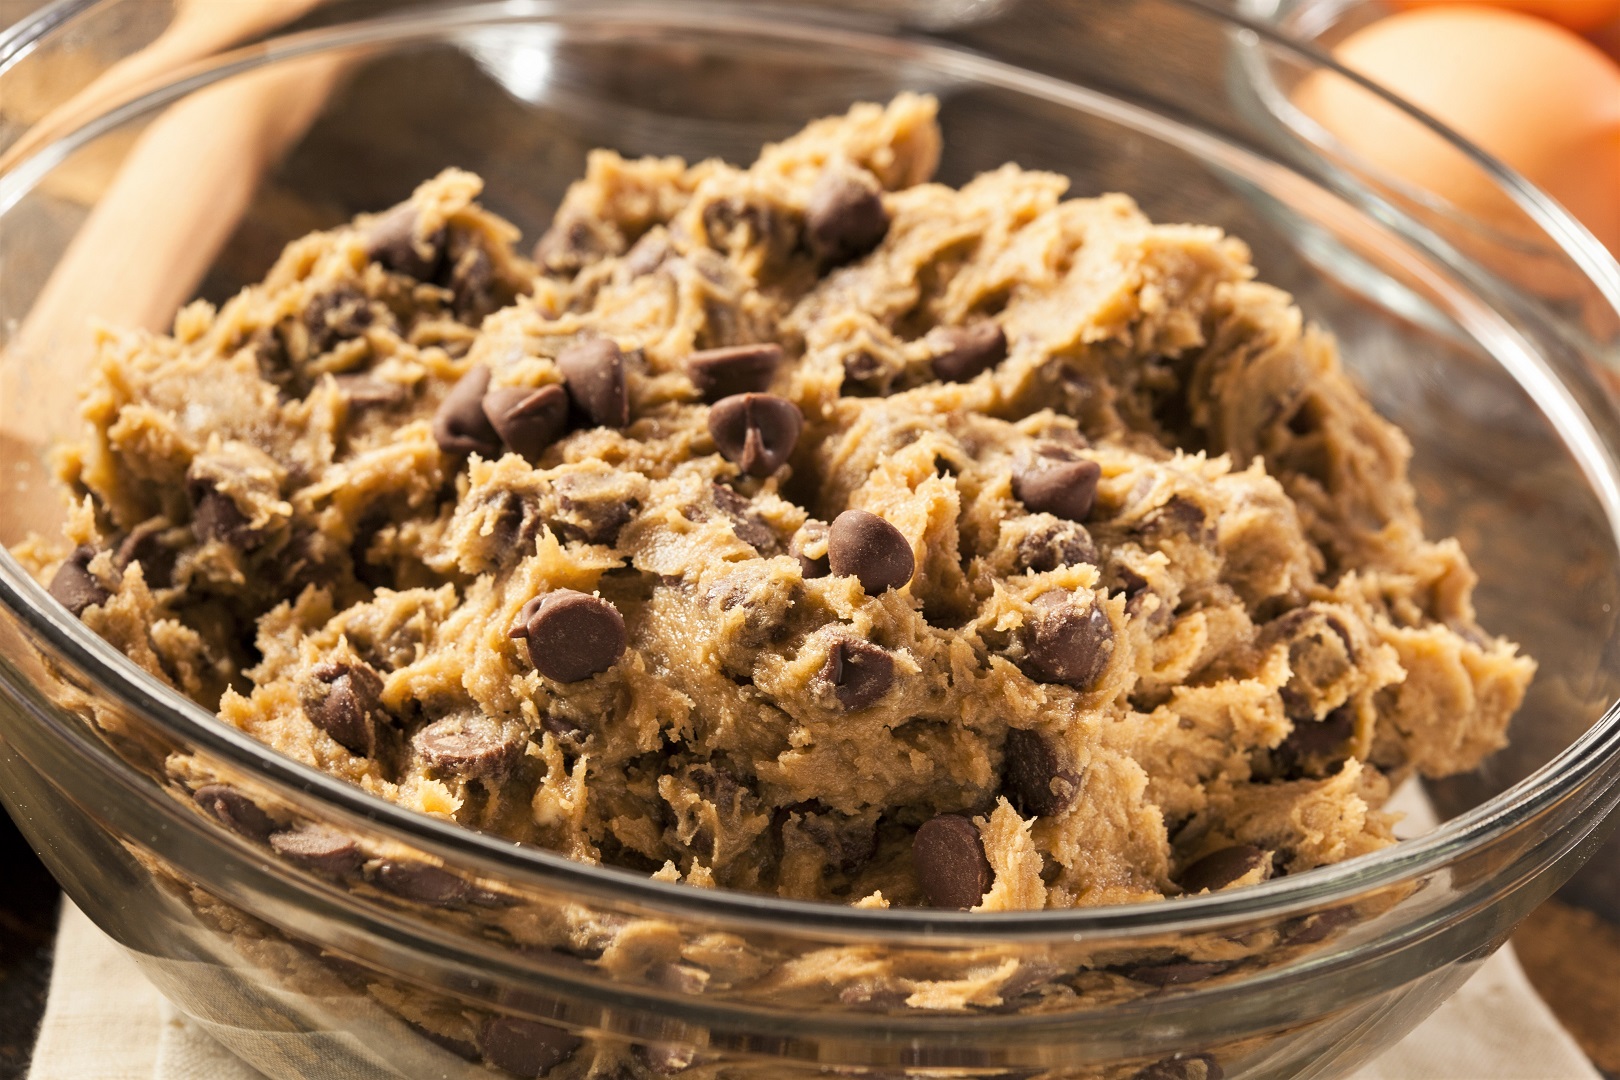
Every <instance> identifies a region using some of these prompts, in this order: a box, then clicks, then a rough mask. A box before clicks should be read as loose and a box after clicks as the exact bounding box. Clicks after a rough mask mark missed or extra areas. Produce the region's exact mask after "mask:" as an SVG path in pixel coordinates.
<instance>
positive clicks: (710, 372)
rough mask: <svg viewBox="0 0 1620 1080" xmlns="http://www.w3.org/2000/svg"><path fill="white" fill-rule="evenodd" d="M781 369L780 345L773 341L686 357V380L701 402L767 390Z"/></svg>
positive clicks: (713, 350)
mask: <svg viewBox="0 0 1620 1080" xmlns="http://www.w3.org/2000/svg"><path fill="white" fill-rule="evenodd" d="M781 366H782V346H780V345H777V344H775V343H774V342H768V341H767V342H760V343H759V344H757V345H731V346H728V347H726V348H723V349H704V350H703V351H701V352H695V353H693V354H692V355H691V356H689V357H687V358H686V377H687V378H689V379H691V380H692V385H693V386H695V387H697V391H698V393H700V394H702V395H703V400H704V401H719V400H720V399H721V398H726V397H731V396H732V395H733V394H757V393H762V392H764V391H766V390H769V389H770V387H771V380H772V379H774V378H775V377H776V369H777V368H779V367H781Z"/></svg>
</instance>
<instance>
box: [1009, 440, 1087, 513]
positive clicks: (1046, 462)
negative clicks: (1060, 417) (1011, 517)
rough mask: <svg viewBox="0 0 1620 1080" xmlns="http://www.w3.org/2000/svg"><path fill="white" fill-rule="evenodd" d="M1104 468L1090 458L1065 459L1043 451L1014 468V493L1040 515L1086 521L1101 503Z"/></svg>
mask: <svg viewBox="0 0 1620 1080" xmlns="http://www.w3.org/2000/svg"><path fill="white" fill-rule="evenodd" d="M1101 477H1102V468H1101V466H1099V465H1098V464H1097V463H1096V462H1095V461H1092V460H1090V459H1089V458H1078V459H1076V460H1064V459H1062V458H1058V457H1052V456H1048V455H1046V454H1039V455H1036V456H1033V457H1026V458H1022V459H1020V460H1019V462H1018V464H1017V465H1016V466H1015V467H1014V468H1013V478H1012V487H1013V495H1015V496H1016V497H1017V498H1018V501H1019V502H1021V503H1023V504H1024V505H1025V506H1027V507H1028V508H1029V509H1031V510H1033V511H1035V512H1036V513H1038V514H1055V515H1057V516H1058V517H1060V518H1068V519H1069V520H1070V521H1084V520H1086V518H1087V517H1089V516H1090V515H1091V510H1092V507H1094V506H1095V505H1096V503H1097V481H1098V480H1099V479H1101Z"/></svg>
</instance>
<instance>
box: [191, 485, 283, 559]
mask: <svg viewBox="0 0 1620 1080" xmlns="http://www.w3.org/2000/svg"><path fill="white" fill-rule="evenodd" d="M186 493H187V495H188V497H189V498H190V500H191V528H192V530H193V531H194V532H195V533H196V534H197V539H198V540H201V541H203V542H205V543H206V542H207V541H210V540H214V541H218V542H219V543H221V544H226V545H228V546H230V547H234V548H237V549H238V550H241V551H251V550H253V549H254V548H256V547H258V546H259V545H260V544H262V543H263V542H264V537H263V535H261V534H260V532H259V531H258V530H257V529H255V528H254V527H253V526H252V524H251V523H250V522H249V520H248V517H247V515H246V514H244V513H242V511H241V509H240V508H239V507H238V506H237V505H236V500H235V499H233V498H231V497H230V496H229V495H227V494H226V493H225V492H223V491H221V490H220V489H219V488H218V487H217V486H216V481H215V480H214V479H213V478H212V477H207V476H192V477H190V478H189V479H187V481H186Z"/></svg>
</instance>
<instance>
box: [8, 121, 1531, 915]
mask: <svg viewBox="0 0 1620 1080" xmlns="http://www.w3.org/2000/svg"><path fill="white" fill-rule="evenodd" d="M934 113H935V103H934V102H933V101H932V100H931V99H928V98H924V97H915V96H903V97H900V98H898V99H896V100H895V101H893V102H892V103H891V104H889V105H888V106H887V107H881V106H876V105H859V106H856V107H855V108H853V109H851V110H850V112H849V113H848V114H847V115H845V116H842V117H837V118H832V119H827V120H822V121H818V122H816V123H813V124H811V125H810V126H809V127H807V128H806V129H805V130H804V131H802V132H801V133H799V134H798V135H795V136H794V137H792V138H790V139H788V140H786V141H785V142H782V143H779V144H775V145H771V146H767V147H766V148H765V149H764V150H763V151H762V153H761V155H760V157H759V159H758V161H756V162H755V163H754V164H753V165H752V166H750V167H748V168H738V167H735V166H732V165H730V164H726V163H723V162H719V161H705V162H701V163H699V164H696V165H688V164H687V163H686V162H684V161H681V160H678V159H674V158H658V159H644V160H635V161H632V160H626V159H624V158H621V157H619V156H618V155H616V154H613V153H611V152H607V151H601V152H598V153H596V154H594V155H592V157H591V159H590V162H589V166H588V169H587V172H586V175H585V177H584V178H583V179H581V180H580V181H578V182H577V183H576V184H575V185H574V186H573V187H572V188H571V189H570V190H569V192H568V194H567V196H566V198H565V199H564V200H563V202H562V204H561V206H560V207H559V209H558V210H557V213H556V217H555V220H554V222H553V224H552V225H551V227H550V229H549V231H548V232H547V233H546V234H545V235H544V236H543V237H542V238H541V239H540V240H539V243H538V245H537V247H536V248H535V249H534V253H533V258H532V260H531V259H530V258H526V257H525V256H524V255H522V254H520V253H519V251H518V250H517V248H516V246H515V245H516V244H517V241H518V236H517V232H516V230H515V229H513V228H512V227H511V226H510V225H508V224H507V223H505V222H503V221H501V220H499V219H498V218H496V217H494V216H493V215H491V214H490V213H489V212H487V211H485V210H483V209H481V208H480V207H479V206H478V204H477V202H476V201H475V199H476V197H477V196H478V194H479V190H480V182H479V181H478V180H477V178H475V177H473V176H471V175H468V174H466V173H463V172H457V171H450V172H446V173H445V174H443V175H441V176H439V177H437V178H435V179H433V180H430V181H428V182H427V183H425V184H423V185H422V186H421V187H420V188H419V189H418V190H417V192H416V194H415V195H414V196H413V198H412V199H411V200H410V201H409V202H407V203H405V204H402V205H400V206H398V207H395V208H394V209H392V210H390V211H388V212H387V213H384V214H381V215H378V216H374V217H363V218H361V219H360V220H358V221H356V222H355V223H354V224H352V225H350V226H346V227H342V228H338V229H334V230H332V231H330V232H325V233H318V234H315V235H312V236H308V237H306V238H304V239H302V240H299V241H297V242H296V243H294V244H292V245H290V246H289V247H288V248H287V250H286V251H285V253H284V254H283V255H282V256H281V258H280V260H279V261H278V262H277V263H276V265H275V266H274V267H273V268H272V269H271V270H270V272H269V275H268V276H267V277H266V278H265V280H264V282H263V283H262V284H260V285H256V286H253V287H251V288H248V289H245V290H244V291H243V292H242V293H241V294H240V295H238V296H237V297H236V298H234V299H232V300H231V301H230V302H228V303H226V304H225V305H224V306H222V307H221V308H219V309H218V310H217V311H216V310H214V309H212V308H211V307H209V306H208V305H206V304H202V303H198V304H194V305H192V306H191V307H188V308H187V309H185V310H184V311H183V312H182V313H181V315H180V316H179V317H178V319H177V321H176V323H175V327H174V332H173V334H172V335H170V336H152V335H148V334H141V333H109V334H107V335H105V337H104V340H103V342H102V353H101V358H100V366H99V372H98V375H97V378H96V381H95V385H94V388H93V390H92V391H91V393H90V395H89V397H88V401H87V404H86V407H85V411H86V415H87V416H88V418H89V420H90V422H91V426H92V434H91V436H90V437H89V438H88V439H87V440H86V441H85V442H84V443H83V444H82V445H79V446H77V447H74V448H72V449H71V450H70V451H69V452H67V453H66V454H65V455H64V457H63V467H62V471H63V475H64V478H65V480H66V482H67V483H68V485H69V486H70V487H71V490H72V492H73V493H74V496H75V510H74V513H73V517H72V522H71V525H70V527H69V529H68V535H67V538H66V544H65V545H62V546H59V547H56V548H52V547H51V545H49V544H44V543H37V542H36V543H35V544H33V545H32V546H31V547H30V549H29V550H28V551H27V552H25V553H24V554H25V555H27V556H28V557H30V558H32V559H33V560H34V563H35V565H36V566H37V568H38V570H39V572H40V574H41V576H42V578H44V579H47V580H49V581H50V582H51V589H52V592H53V593H54V594H55V595H56V597H57V598H58V599H59V600H61V601H62V602H63V603H64V604H66V605H67V606H68V607H70V608H71V609H72V610H73V611H74V612H75V613H76V614H78V615H79V616H80V617H81V618H82V619H83V620H84V621H85V622H86V623H87V624H88V625H89V626H90V627H91V628H92V629H94V630H95V631H96V632H98V633H99V634H101V635H102V636H104V637H105V638H106V639H107V640H109V641H111V642H113V643H114V644H115V645H117V646H118V647H119V648H121V649H122V650H123V651H124V652H125V653H127V654H128V655H129V657H130V658H131V659H132V660H134V661H135V662H136V663H138V664H140V665H141V666H142V667H144V668H145V669H147V670H148V671H150V672H152V673H153V674H154V675H157V676H158V677H160V678H162V679H164V680H166V681H167V682H169V683H170V684H172V685H173V686H175V687H177V688H179V689H180V690H181V691H183V692H184V693H186V694H188V695H190V696H191V697H193V698H195V699H196V700H197V701H199V702H201V703H203V704H204V705H205V706H207V707H208V708H210V709H215V710H217V712H218V714H219V717H220V719H221V721H223V722H224V723H227V724H231V725H234V726H236V727H238V728H240V729H241V730H243V731H245V732H247V733H249V734H251V735H252V736H254V737H255V738H257V739H259V740H261V741H262V742H264V743H266V744H268V745H269V746H271V747H274V748H275V749H277V750H279V751H281V752H282V753H285V754H288V755H290V756H292V757H294V758H296V759H298V760H300V761H303V762H307V763H309V764H311V765H313V766H315V767H317V768H320V769H323V770H325V771H327V772H329V773H331V774H334V775H336V776H339V777H342V778H344V779H346V780H348V781H350V782H352V783H354V784H357V785H359V786H361V787H363V788H365V789H366V790H367V791H370V792H372V793H374V794H376V795H379V796H381V797H383V798H386V799H390V800H392V801H394V802H396V803H399V804H401V805H404V806H407V807H411V808H414V809H416V810H419V811H421V812H423V813H427V814H433V815H437V816H440V817H443V818H447V819H452V820H454V821H456V822H459V823H461V824H462V825H465V826H467V827H469V828H474V829H480V830H485V831H489V832H493V833H498V834H500V835H502V836H505V837H509V838H511V839H512V840H515V841H517V842H519V843H522V844H531V845H537V846H541V847H545V848H549V849H552V850H555V851H558V852H562V853H564V854H566V855H568V856H570V857H572V858H575V859H579V860H582V861H585V862H591V863H602V864H609V865H613V866H618V867H625V868H629V869H632V870H638V871H641V872H645V873H649V874H652V875H654V876H656V877H659V878H663V879H671V880H681V881H686V882H690V883H692V884H695V885H701V886H723V887H727V888H736V889H747V890H752V891H756V892H762V893H767V894H772V895H777V896H783V897H793V898H803V899H819V900H829V901H836V902H844V903H857V904H861V905H866V906H887V905H933V906H936V907H945V908H971V909H975V910H1001V909H1027V908H1043V907H1057V908H1063V907H1072V906H1075V905H1092V904H1103V903H1115V902H1120V901H1133V900H1147V899H1157V898H1160V897H1166V896H1176V895H1181V894H1185V893H1196V892H1200V891H1203V890H1207V889H1221V888H1228V887H1233V886H1237V885H1241V884H1247V883H1252V882H1256V881H1260V880H1263V879H1265V878H1268V877H1273V876H1277V875H1282V874H1297V873H1301V872H1303V871H1307V870H1310V869H1311V868H1313V867H1317V866H1321V865H1324V864H1327V863H1333V862H1336V861H1339V860H1342V859H1347V858H1351V857H1353V856H1356V855H1360V854H1364V853H1366V852H1370V851H1374V850H1376V849H1379V848H1382V847H1384V846H1386V845H1388V844H1390V843H1392V842H1393V836H1392V834H1391V831H1390V824H1391V820H1390V817H1389V815H1387V814H1386V813H1384V812H1383V811H1381V810H1380V806H1381V804H1382V802H1383V800H1384V799H1385V797H1386V795H1387V794H1388V791H1389V788H1390V784H1391V782H1392V781H1393V780H1395V779H1398V778H1399V777H1401V776H1402V775H1404V774H1406V773H1408V772H1410V771H1413V770H1416V771H1418V772H1421V773H1423V774H1425V775H1429V776H1438V775H1443V774H1446V773H1451V772H1455V771H1458V770H1466V769H1469V768H1472V767H1473V766H1475V765H1476V764H1477V763H1479V761H1480V760H1481V759H1482V758H1483V757H1484V756H1485V755H1487V754H1489V753H1490V752H1491V751H1492V750H1493V749H1495V748H1497V747H1499V746H1501V745H1502V743H1503V740H1504V733H1505V729H1506V727H1507V724H1508V721H1509V718H1510V716H1511V715H1512V714H1513V712H1514V710H1515V708H1516V707H1517V706H1518V704H1519V702H1520V700H1521V698H1522V697H1523V694H1524V692H1525V688H1526V686H1527V684H1528V682H1529V680H1530V678H1531V675H1532V672H1533V669H1534V665H1533V663H1532V662H1531V661H1530V660H1528V659H1526V658H1524V657H1521V656H1519V655H1518V654H1517V650H1516V648H1515V646H1514V645H1513V644H1511V643H1509V642H1507V641H1504V640H1502V639H1501V638H1497V637H1493V636H1491V635H1490V634H1488V633H1486V632H1485V631H1483V630H1482V629H1481V628H1480V627H1479V625H1478V624H1477V622H1476V621H1475V618H1474V613H1473V608H1472V606H1471V603H1470V599H1469V597H1470V592H1471V589H1472V587H1473V584H1474V578H1473V575H1472V573H1471V571H1470V569H1469V566H1468V563H1467V560H1466V559H1465V557H1464V556H1463V553H1462V551H1461V550H1460V549H1459V548H1458V546H1457V544H1456V543H1455V542H1454V541H1451V540H1442V541H1438V542H1435V541H1430V540H1427V539H1425V538H1424V536H1423V533H1422V530H1421V526H1420V522H1419V519H1418V515H1417V513H1416V510H1415V508H1414V500H1413V492H1412V488H1411V486H1410V485H1409V484H1408V482H1407V479H1406V468H1407V458H1408V456H1409V450H1408V446H1407V444H1406V442H1405V440H1404V439H1403V438H1402V436H1401V435H1400V433H1399V432H1398V431H1396V430H1395V429H1393V428H1392V427H1391V426H1390V425H1388V424H1387V423H1385V422H1384V421H1383V420H1381V419H1380V418H1379V417H1378V416H1377V415H1375V414H1374V412H1373V411H1372V409H1371V408H1370V407H1369V406H1368V404H1367V403H1366V401H1365V400H1363V398H1362V397H1361V396H1360V395H1359V394H1358V392H1357V391H1356V389H1355V388H1354V387H1353V386H1352V384H1351V383H1350V382H1349V380H1348V379H1347V378H1346V376H1345V374H1344V373H1343V372H1342V370H1341V369H1340V366H1339V362H1338V359H1337V357H1336V355H1335V350H1334V345H1333V342H1332V340H1331V339H1330V338H1329V337H1328V336H1327V335H1325V334H1324V333H1322V332H1320V331H1318V330H1316V329H1314V328H1312V327H1309V326H1307V325H1305V324H1304V323H1303V321H1302V319H1301V316H1300V313H1299V311H1298V310H1297V309H1296V308H1295V307H1293V306H1292V304H1291V302H1290V299H1289V297H1288V296H1286V295H1284V294H1283V293H1281V292H1279V291H1277V290H1276V289H1273V288H1269V287H1267V286H1265V285H1262V284H1259V283H1257V282H1255V281H1254V280H1253V277H1254V272H1253V268H1252V267H1251V265H1250V262H1249V259H1248V254H1247V251H1246V249H1245V248H1244V246H1243V245H1242V244H1241V243H1240V242H1239V241H1237V240H1235V239H1233V238H1231V237H1228V236H1225V235H1223V234H1222V233H1221V232H1220V231H1218V230H1217V229H1214V228H1209V227H1202V226H1194V225H1154V224H1152V223H1151V222H1149V221H1148V220H1146V219H1145V218H1144V217H1143V215H1142V214H1141V213H1140V212H1139V211H1138V210H1137V209H1136V207H1135V206H1134V205H1133V204H1132V202H1131V201H1130V200H1129V199H1128V198H1125V197H1124V196H1120V195H1106V196H1103V197H1100V198H1087V199H1065V198H1064V189H1065V181H1064V180H1063V179H1062V178H1060V177H1057V176H1054V175H1050V174H1046V173H1039V172H1027V171H1024V170H1021V169H1019V168H1017V167H1015V166H1012V165H1008V166H1005V167H1003V168H1001V169H998V170H996V171H994V172H990V173H986V174H984V175H982V176H980V177H978V178H977V179H975V180H973V181H972V182H971V183H969V184H967V185H966V186H964V187H963V188H961V189H960V190H956V189H952V188H948V187H944V186H941V185H938V184H934V183H930V182H929V177H930V175H931V174H932V172H933V169H934V167H935V163H936V160H937V158H938V154H939V132H938V129H937V127H936V125H935V119H934ZM68 546H72V547H73V550H72V551H71V553H66V551H67V547H68ZM65 553H66V554H65Z"/></svg>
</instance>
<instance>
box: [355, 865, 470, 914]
mask: <svg viewBox="0 0 1620 1080" xmlns="http://www.w3.org/2000/svg"><path fill="white" fill-rule="evenodd" d="M371 883H372V884H373V885H375V886H377V888H379V889H381V890H383V891H384V892H389V893H393V894H394V895H395V896H399V897H403V898H405V899H406V900H416V901H418V902H420V903H423V904H431V905H433V906H434V907H449V906H450V905H452V904H459V903H461V902H462V901H464V900H467V899H468V898H469V897H470V896H471V894H472V892H473V888H472V886H471V885H469V884H467V882H465V881H463V880H461V879H460V878H459V877H457V876H456V875H454V874H452V873H450V872H449V871H448V870H441V869H439V868H438V867H437V866H429V865H428V864H427V863H420V862H413V861H410V860H407V859H384V860H383V861H382V862H380V863H378V864H377V868H376V870H375V871H374V872H373V873H372V875H371Z"/></svg>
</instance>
